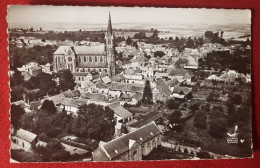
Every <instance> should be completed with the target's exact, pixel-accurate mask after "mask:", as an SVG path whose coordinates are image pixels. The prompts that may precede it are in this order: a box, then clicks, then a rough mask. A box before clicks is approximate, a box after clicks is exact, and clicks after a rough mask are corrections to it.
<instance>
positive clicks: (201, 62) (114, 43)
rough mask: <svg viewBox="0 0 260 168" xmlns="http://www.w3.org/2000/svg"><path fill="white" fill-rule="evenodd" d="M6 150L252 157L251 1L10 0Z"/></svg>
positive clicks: (99, 158)
mask: <svg viewBox="0 0 260 168" xmlns="http://www.w3.org/2000/svg"><path fill="white" fill-rule="evenodd" d="M7 21H8V35H9V36H8V41H9V60H10V72H9V75H10V89H11V98H10V103H11V110H10V113H11V135H10V141H11V149H10V152H11V162H72V161H73V162H75V161H78V162H92V161H93V162H104V161H105V162H108V161H146V160H182V159H191V160H194V159H197V160H199V159H233V158H251V157H252V146H253V144H252V120H251V113H252V105H251V67H252V66H251V11H250V10H247V9H244V10H241V9H213V8H212V9H205V8H151V7H149V8H148V7H147V8H146V7H89V6H44V5H10V6H9V7H8V16H7Z"/></svg>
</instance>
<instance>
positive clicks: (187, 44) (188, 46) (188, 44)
mask: <svg viewBox="0 0 260 168" xmlns="http://www.w3.org/2000/svg"><path fill="white" fill-rule="evenodd" d="M186 47H187V48H192V47H194V41H193V40H192V39H191V37H189V38H188V41H187V42H186Z"/></svg>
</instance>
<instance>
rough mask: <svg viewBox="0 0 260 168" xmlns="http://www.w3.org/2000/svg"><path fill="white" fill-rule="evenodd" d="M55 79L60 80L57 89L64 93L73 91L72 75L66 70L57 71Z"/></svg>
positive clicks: (74, 84)
mask: <svg viewBox="0 0 260 168" xmlns="http://www.w3.org/2000/svg"><path fill="white" fill-rule="evenodd" d="M57 77H58V78H59V79H60V81H59V87H60V89H61V90H63V91H66V90H68V89H70V90H73V89H74V87H75V86H76V83H75V81H74V78H73V75H72V73H71V71H70V70H68V69H62V70H59V71H58V72H57Z"/></svg>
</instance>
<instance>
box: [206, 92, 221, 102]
mask: <svg viewBox="0 0 260 168" xmlns="http://www.w3.org/2000/svg"><path fill="white" fill-rule="evenodd" d="M218 99H219V93H216V92H210V93H209V95H208V96H207V98H206V100H207V101H218Z"/></svg>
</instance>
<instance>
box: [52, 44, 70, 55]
mask: <svg viewBox="0 0 260 168" xmlns="http://www.w3.org/2000/svg"><path fill="white" fill-rule="evenodd" d="M70 48H71V47H70V46H59V48H58V49H57V50H56V51H55V52H54V53H53V54H57V55H65V54H66V53H67V52H68V50H70Z"/></svg>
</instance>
